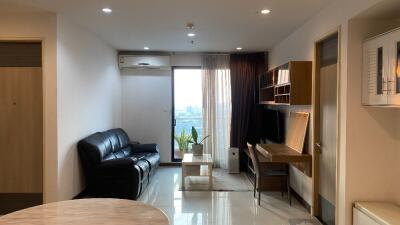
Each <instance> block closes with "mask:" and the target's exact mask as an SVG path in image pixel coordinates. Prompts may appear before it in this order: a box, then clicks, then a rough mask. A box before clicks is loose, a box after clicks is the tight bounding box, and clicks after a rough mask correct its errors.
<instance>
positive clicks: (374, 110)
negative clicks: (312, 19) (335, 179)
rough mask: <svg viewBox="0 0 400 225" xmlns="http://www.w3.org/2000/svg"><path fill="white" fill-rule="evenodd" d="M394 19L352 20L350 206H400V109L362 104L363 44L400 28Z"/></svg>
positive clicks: (347, 191) (348, 196)
mask: <svg viewBox="0 0 400 225" xmlns="http://www.w3.org/2000/svg"><path fill="white" fill-rule="evenodd" d="M399 26H400V23H399V22H395V21H391V20H378V21H376V20H357V19H356V20H351V21H350V22H349V47H348V57H349V59H351V64H350V63H349V64H348V67H347V68H348V72H347V85H348V87H351V88H348V98H347V118H348V121H347V143H346V144H347V147H346V153H347V171H346V176H347V177H346V183H347V185H346V194H347V198H346V203H347V205H348V206H350V205H351V203H353V202H354V201H391V202H395V203H397V204H400V201H399V197H398V196H399V194H398V190H400V179H399V175H400V173H398V171H399V170H400V157H399V155H400V145H399V139H398V136H396V134H397V132H398V130H399V128H400V124H399V123H395V122H396V121H397V120H398V118H399V116H400V109H393V108H392V109H391V108H381V107H367V106H362V105H361V93H362V85H361V82H362V54H363V49H362V48H363V46H362V43H363V41H364V40H365V39H366V38H367V37H370V36H371V35H376V34H380V33H383V32H386V31H388V30H390V29H392V28H395V27H399Z"/></svg>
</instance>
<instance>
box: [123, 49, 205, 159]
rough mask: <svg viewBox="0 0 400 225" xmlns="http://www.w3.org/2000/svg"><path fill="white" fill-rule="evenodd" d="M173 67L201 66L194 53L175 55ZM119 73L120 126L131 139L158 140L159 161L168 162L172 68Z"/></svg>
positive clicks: (128, 70) (153, 141) (140, 140)
mask: <svg viewBox="0 0 400 225" xmlns="http://www.w3.org/2000/svg"><path fill="white" fill-rule="evenodd" d="M171 64H172V65H173V66H200V65H201V58H200V56H199V55H196V54H182V53H180V54H174V55H173V56H172V57H171ZM121 74H122V128H124V129H125V130H126V132H127V133H128V135H129V137H130V138H131V140H135V141H139V142H141V143H157V144H158V145H159V147H160V155H161V162H164V163H168V162H171V129H172V128H171V120H172V118H171V117H172V86H171V71H160V70H130V69H124V70H122V71H121Z"/></svg>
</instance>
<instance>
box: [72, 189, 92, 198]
mask: <svg viewBox="0 0 400 225" xmlns="http://www.w3.org/2000/svg"><path fill="white" fill-rule="evenodd" d="M87 196H88V190H87V189H86V188H85V189H83V190H82V191H81V192H79V194H77V195H75V197H73V198H72V200H75V199H82V198H85V197H87Z"/></svg>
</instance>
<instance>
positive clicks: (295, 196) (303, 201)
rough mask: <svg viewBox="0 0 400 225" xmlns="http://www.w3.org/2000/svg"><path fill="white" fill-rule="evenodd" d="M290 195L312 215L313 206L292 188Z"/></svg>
mask: <svg viewBox="0 0 400 225" xmlns="http://www.w3.org/2000/svg"><path fill="white" fill-rule="evenodd" d="M290 194H291V195H292V197H294V198H295V199H296V200H297V201H298V202H300V204H301V205H302V206H304V208H306V209H307V211H308V212H309V213H311V205H310V204H308V203H307V202H306V200H304V199H303V198H302V197H301V196H300V195H299V194H298V193H297V192H296V191H295V190H294V189H293V188H290Z"/></svg>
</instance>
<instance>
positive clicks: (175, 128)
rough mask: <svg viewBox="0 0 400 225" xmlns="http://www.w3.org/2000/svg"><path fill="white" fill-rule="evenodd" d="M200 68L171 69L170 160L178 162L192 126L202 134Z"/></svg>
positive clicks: (183, 151) (185, 146) (184, 149)
mask: <svg viewBox="0 0 400 225" xmlns="http://www.w3.org/2000/svg"><path fill="white" fill-rule="evenodd" d="M201 83H202V82H201V69H200V68H197V67H175V68H173V71H172V85H173V86H172V91H173V94H172V102H173V104H172V105H173V110H172V151H171V157H172V161H174V162H179V161H181V160H182V156H183V154H184V153H185V151H187V148H188V146H187V144H186V145H185V136H186V137H188V135H191V128H192V126H193V127H195V128H196V129H197V131H198V133H199V136H200V137H201V136H202V127H203V110H202V108H203V107H202V96H203V94H202V85H201Z"/></svg>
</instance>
